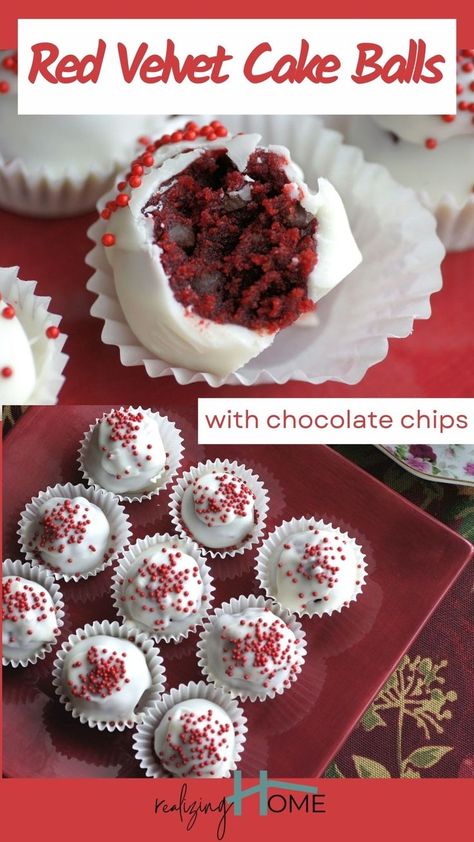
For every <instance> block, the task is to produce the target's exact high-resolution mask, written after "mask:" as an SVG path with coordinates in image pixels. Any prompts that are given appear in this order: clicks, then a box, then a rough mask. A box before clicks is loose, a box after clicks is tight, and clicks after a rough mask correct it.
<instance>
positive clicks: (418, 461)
mask: <svg viewBox="0 0 474 842" xmlns="http://www.w3.org/2000/svg"><path fill="white" fill-rule="evenodd" d="M377 447H378V448H379V450H381V451H382V453H385V455H386V456H390V458H391V459H393V461H394V462H396V463H397V465H400V466H401V467H402V468H405V470H406V471H409V472H410V473H411V474H414V475H415V476H416V477H420V479H430V480H434V481H435V482H449V483H451V484H453V485H467V486H470V487H471V488H474V445H473V444H384V445H383V444H379V445H377Z"/></svg>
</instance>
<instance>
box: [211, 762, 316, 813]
mask: <svg viewBox="0 0 474 842" xmlns="http://www.w3.org/2000/svg"><path fill="white" fill-rule="evenodd" d="M270 789H280V790H284V793H282V792H274V793H272V794H271V795H270V794H269V790H270ZM287 793H288V794H287ZM294 793H304V794H303V796H301V795H294ZM251 795H258V801H259V809H258V812H259V815H260V816H267V815H268V813H269V812H270V813H286V812H288V813H296V812H303V813H325V812H326V811H325V809H324V795H323V794H322V793H320V792H319V790H318V787H317V786H309V784H297V783H294V782H291V781H279V780H275V779H273V778H269V777H268V772H265V771H262V772H260V776H259V782H258V784H256V785H255V786H249V787H247V789H242V772H240V771H238V770H237V771H236V772H234V793H233V795H229V796H227V798H226V801H227V803H228V804H233V805H234V816H241V815H242V802H243V800H244V798H249V796H251Z"/></svg>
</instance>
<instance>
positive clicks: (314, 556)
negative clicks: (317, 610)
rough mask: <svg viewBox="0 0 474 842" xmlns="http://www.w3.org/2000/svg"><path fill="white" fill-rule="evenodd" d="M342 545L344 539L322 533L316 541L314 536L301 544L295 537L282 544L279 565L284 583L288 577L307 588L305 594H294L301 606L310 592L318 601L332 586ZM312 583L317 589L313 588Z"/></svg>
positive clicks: (342, 550) (303, 605)
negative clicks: (333, 537) (323, 535)
mask: <svg viewBox="0 0 474 842" xmlns="http://www.w3.org/2000/svg"><path fill="white" fill-rule="evenodd" d="M345 546H346V541H345V540H341V539H340V538H339V539H336V540H335V541H334V540H331V539H330V538H329V537H328V536H325V537H324V538H322V540H318V538H317V537H316V535H315V536H314V537H312V538H311V540H310V541H308V542H307V543H305V544H304V545H302V544H301V541H300V540H299V539H295V540H294V541H291V542H288V543H287V544H285V545H284V546H283V551H282V553H281V556H280V559H281V564H280V565H279V566H280V567H281V568H282V572H283V574H284V575H285V576H286V578H285V586H287V579H290V581H291V583H292V584H294V585H295V586H296V587H301V586H302V585H303V586H305V587H306V588H307V592H306V593H305V592H303V591H300V592H299V593H298V594H297V596H298V599H299V601H300V607H301V608H305V607H306V604H307V600H308V599H309V598H310V595H311V596H312V597H314V598H316V597H317V599H318V601H319V600H321V598H322V594H324V592H325V591H326V589H332V588H333V587H334V585H335V584H336V583H337V581H338V575H339V572H340V569H341V562H344V561H345V560H346V556H345V554H344V553H345V552H346V550H345ZM288 585H289V583H288ZM315 585H316V586H317V589H316V590H313V588H314V586H315Z"/></svg>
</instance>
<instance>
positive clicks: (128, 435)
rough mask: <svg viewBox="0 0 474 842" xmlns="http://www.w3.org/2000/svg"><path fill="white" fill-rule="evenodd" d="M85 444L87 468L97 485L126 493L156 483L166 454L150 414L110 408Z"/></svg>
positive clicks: (149, 488)
mask: <svg viewBox="0 0 474 842" xmlns="http://www.w3.org/2000/svg"><path fill="white" fill-rule="evenodd" d="M89 447H90V449H91V450H90V453H89V460H88V461H89V469H90V472H91V475H92V479H93V480H94V481H95V482H97V484H98V485H100V486H101V488H105V489H106V490H107V491H112V492H114V493H117V494H129V493H146V492H147V491H151V490H152V489H153V488H156V486H157V485H159V482H160V478H161V476H162V474H163V469H164V467H165V462H166V453H165V448H164V446H163V442H162V440H161V436H160V431H159V429H158V424H157V422H156V420H155V418H154V417H153V415H151V414H149V413H146V412H144V413H142V412H139V411H138V410H134V409H132V408H130V409H115V410H112V411H111V412H109V413H107V415H105V416H104V418H102V419H101V420H100V421H99V423H98V424H97V425H96V429H95V430H94V433H93V435H92V439H91V442H90V445H89Z"/></svg>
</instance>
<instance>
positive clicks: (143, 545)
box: [112, 532, 215, 643]
mask: <svg viewBox="0 0 474 842" xmlns="http://www.w3.org/2000/svg"><path fill="white" fill-rule="evenodd" d="M169 543H176V544H178V545H179V549H180V550H181V551H182V552H183V553H186V554H187V555H189V556H191V558H192V559H194V561H195V562H196V564H197V565H198V567H199V572H200V575H201V579H202V582H203V600H202V602H201V605H200V607H199V609H198V611H196V612H195V613H194V614H192V615H190V616H189V617H188V620H189V625H188V627H187V628H186V629H184V630H183V631H181V632H179V633H176V634H175V633H173V631H172V624H171V629H170V630H164V631H162V632H156V631H153V629H150V628H149V627H146V626H144V625H143V624H142V623H140V622H138V620H135V619H134V618H133V617H129V616H128V614H127V613H126V612H125V611H124V610H123V607H122V606H123V603H122V602H121V596H122V586H123V583H124V581H125V580H126V579H127V577H128V571H129V570H130V568H131V566H132V565H133V564H134V563H135V561H136V559H137V558H138V557H139V556H140V555H141V553H143V552H144V551H145V550H148V549H152V548H155V547H156V546H157V545H158V546H159V545H160V544H169ZM214 590H215V589H214V584H213V579H212V576H211V571H210V569H209V567H208V565H207V564H206V561H205V559H204V557H203V555H202V553H201V550H200V549H199V547H198V545H197V544H196V543H195V542H194V541H191V539H190V538H188V537H184V538H181V537H179V536H177V535H170V534H169V533H168V532H166V533H164V534H156V535H151V536H147V537H146V538H140V539H139V540H138V541H137V542H136V543H135V544H133V545H132V546H131V547H130V548H129V549H128V551H127V552H126V553H124V554H123V556H122V558H120V559H119V562H118V565H117V567H116V569H115V572H114V576H113V579H112V597H113V601H114V607H115V610H116V611H117V614H118V615H119V617H120V619H121V621H122V622H123V624H124V626H126V627H127V628H136V629H138V631H140V632H142V633H144V634H146V635H148V636H149V637H151V638H153V640H155V641H157V642H159V641H163V642H169V641H174V642H175V643H176V642H177V641H178V640H184V639H185V638H186V637H188V635H189V634H190V633H191V632H194V631H196V629H197V628H198V627H199V626H200V625H202V623H203V621H204V619H205V617H207V615H208V613H209V610H210V608H211V605H212V600H213V598H214Z"/></svg>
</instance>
